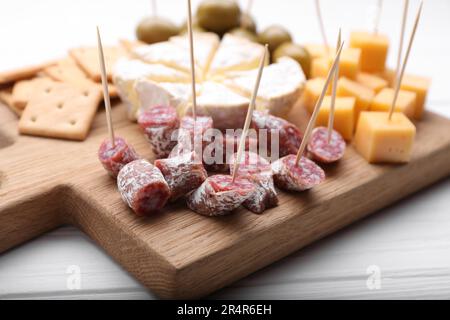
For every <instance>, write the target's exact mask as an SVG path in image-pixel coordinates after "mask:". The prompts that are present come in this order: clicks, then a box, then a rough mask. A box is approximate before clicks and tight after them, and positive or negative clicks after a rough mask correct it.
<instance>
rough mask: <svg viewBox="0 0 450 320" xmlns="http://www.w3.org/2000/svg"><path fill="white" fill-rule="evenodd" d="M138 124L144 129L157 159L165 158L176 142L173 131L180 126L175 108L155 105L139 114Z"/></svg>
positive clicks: (176, 130)
mask: <svg viewBox="0 0 450 320" xmlns="http://www.w3.org/2000/svg"><path fill="white" fill-rule="evenodd" d="M138 123H139V126H140V127H141V129H142V130H143V131H144V133H145V136H146V138H147V140H148V141H149V143H150V145H151V146H152V149H153V153H154V154H155V157H156V158H157V159H163V158H167V157H168V156H169V155H170V152H171V151H172V149H173V148H174V147H175V146H176V144H177V139H176V138H177V137H175V136H174V135H175V133H176V132H178V128H179V127H180V120H179V119H178V115H177V112H176V110H175V108H172V107H167V106H156V107H153V108H151V109H149V110H147V111H145V112H142V113H141V114H140V115H139V119H138Z"/></svg>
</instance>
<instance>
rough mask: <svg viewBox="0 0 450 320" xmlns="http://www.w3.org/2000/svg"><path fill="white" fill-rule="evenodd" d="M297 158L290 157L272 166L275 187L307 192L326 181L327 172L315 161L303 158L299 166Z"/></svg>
mask: <svg viewBox="0 0 450 320" xmlns="http://www.w3.org/2000/svg"><path fill="white" fill-rule="evenodd" d="M295 160H296V156H295V155H290V156H286V157H284V158H281V159H279V160H278V161H275V162H274V163H273V164H272V170H273V179H274V181H275V185H276V186H277V187H278V188H280V189H284V190H288V191H305V190H309V189H312V188H313V187H314V186H317V185H319V184H320V183H322V182H323V181H324V180H325V172H324V171H323V170H322V168H320V167H319V166H318V165H317V164H315V163H314V162H313V161H311V160H309V159H307V158H305V157H302V158H301V160H300V162H299V164H298V165H296V163H295Z"/></svg>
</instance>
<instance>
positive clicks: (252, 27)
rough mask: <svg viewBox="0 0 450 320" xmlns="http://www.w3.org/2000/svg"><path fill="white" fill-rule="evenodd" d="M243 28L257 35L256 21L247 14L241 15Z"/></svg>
mask: <svg viewBox="0 0 450 320" xmlns="http://www.w3.org/2000/svg"><path fill="white" fill-rule="evenodd" d="M240 25H241V28H243V29H245V30H248V31H250V32H251V33H255V34H256V31H257V26H256V22H255V19H253V17H252V16H250V15H249V14H247V13H242V15H241V22H240Z"/></svg>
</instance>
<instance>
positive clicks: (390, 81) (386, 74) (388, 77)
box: [375, 68, 396, 87]
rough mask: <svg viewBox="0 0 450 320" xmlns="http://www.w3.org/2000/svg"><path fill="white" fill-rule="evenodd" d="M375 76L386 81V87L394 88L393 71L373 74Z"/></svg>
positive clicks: (394, 73)
mask: <svg viewBox="0 0 450 320" xmlns="http://www.w3.org/2000/svg"><path fill="white" fill-rule="evenodd" d="M375 75H376V76H378V77H380V78H382V79H384V80H386V81H387V82H388V86H390V87H394V86H395V82H396V71H395V70H393V69H388V68H386V69H384V71H382V72H378V73H375Z"/></svg>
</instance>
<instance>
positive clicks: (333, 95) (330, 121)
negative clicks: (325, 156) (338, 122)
mask: <svg viewBox="0 0 450 320" xmlns="http://www.w3.org/2000/svg"><path fill="white" fill-rule="evenodd" d="M341 42H342V40H341V29H340V28H339V36H338V41H337V46H336V50H338V48H339V47H340V46H341ZM336 52H337V51H336ZM339 62H340V59H339V61H338V63H337V66H336V71H335V72H334V78H333V88H332V92H331V105H330V115H329V118H328V144H330V142H331V137H332V135H333V128H334V113H335V107H336V94H337V83H338V79H339Z"/></svg>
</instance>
